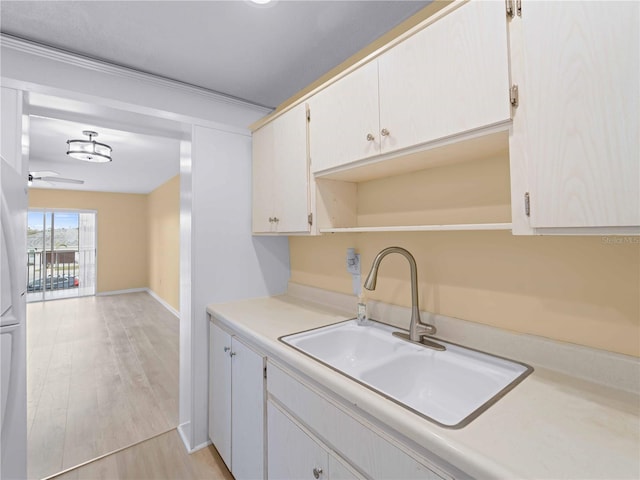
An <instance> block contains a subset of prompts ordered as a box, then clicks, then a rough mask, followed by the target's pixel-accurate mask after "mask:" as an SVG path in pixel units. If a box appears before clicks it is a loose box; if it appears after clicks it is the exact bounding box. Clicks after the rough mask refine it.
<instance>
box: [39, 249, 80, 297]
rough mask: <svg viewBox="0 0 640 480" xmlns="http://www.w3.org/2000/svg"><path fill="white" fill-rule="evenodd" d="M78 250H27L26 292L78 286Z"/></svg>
mask: <svg viewBox="0 0 640 480" xmlns="http://www.w3.org/2000/svg"><path fill="white" fill-rule="evenodd" d="M78 254H79V252H78V250H54V251H46V252H42V251H40V252H38V251H29V252H27V292H40V291H43V290H62V289H69V288H78V286H79V284H80V282H79V279H78V272H79V264H78Z"/></svg>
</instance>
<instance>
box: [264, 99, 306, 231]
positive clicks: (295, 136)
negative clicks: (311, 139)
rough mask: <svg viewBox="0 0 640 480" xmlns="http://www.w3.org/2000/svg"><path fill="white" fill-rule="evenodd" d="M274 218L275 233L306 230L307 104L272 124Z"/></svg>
mask: <svg viewBox="0 0 640 480" xmlns="http://www.w3.org/2000/svg"><path fill="white" fill-rule="evenodd" d="M272 123H273V126H272V128H273V137H274V149H275V155H274V168H273V187H272V188H273V196H274V216H275V217H276V218H277V221H276V222H275V224H276V228H277V231H278V232H285V233H304V232H308V231H309V221H308V215H309V213H310V212H311V210H310V208H309V162H308V157H309V155H308V151H307V112H306V105H305V104H300V105H297V106H296V107H294V108H293V109H291V110H289V111H288V112H286V113H284V114H283V115H282V116H280V117H278V118H276V119H275V120H274V121H273V122H272Z"/></svg>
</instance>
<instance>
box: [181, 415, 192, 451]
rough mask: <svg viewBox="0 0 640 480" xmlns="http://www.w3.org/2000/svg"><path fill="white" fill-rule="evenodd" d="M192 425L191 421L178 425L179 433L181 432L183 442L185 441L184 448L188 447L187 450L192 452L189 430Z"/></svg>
mask: <svg viewBox="0 0 640 480" xmlns="http://www.w3.org/2000/svg"><path fill="white" fill-rule="evenodd" d="M189 427H190V422H186V423H181V424H180V425H178V434H180V438H181V439H182V443H184V448H186V449H187V452H189V453H191V445H190V442H189V434H188V433H187V430H188V429H189Z"/></svg>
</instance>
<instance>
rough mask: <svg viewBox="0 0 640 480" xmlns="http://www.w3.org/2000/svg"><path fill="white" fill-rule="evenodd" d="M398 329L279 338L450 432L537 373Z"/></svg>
mask: <svg viewBox="0 0 640 480" xmlns="http://www.w3.org/2000/svg"><path fill="white" fill-rule="evenodd" d="M396 331H400V330H399V329H397V328H394V327H391V326H389V325H385V324H382V323H378V322H373V321H369V324H368V325H366V326H360V325H358V324H357V321H356V320H347V321H345V322H341V323H337V324H334V325H329V326H326V327H322V328H318V329H314V330H309V331H305V332H300V333H296V334H292V335H286V336H284V337H281V338H280V340H281V341H282V342H284V343H285V344H287V345H289V346H291V347H293V348H295V349H296V350H299V351H300V352H302V353H304V354H306V355H308V356H310V357H312V358H314V359H315V360H317V361H319V362H321V363H323V364H325V365H327V366H329V367H330V368H332V369H334V370H336V371H338V372H340V373H342V374H343V375H346V376H347V377H349V378H351V379H352V380H355V381H356V382H358V383H360V384H361V385H364V386H365V387H368V388H370V389H372V390H374V391H375V392H377V393H379V394H380V395H382V396H384V397H386V398H388V399H389V400H391V401H393V402H396V403H398V404H400V405H401V406H403V407H405V408H407V409H409V410H411V411H413V412H414V413H416V414H418V415H420V416H422V417H424V418H426V419H427V420H430V421H432V422H434V423H436V424H438V425H440V426H443V427H446V428H461V427H464V426H465V425H467V424H468V423H469V422H471V421H472V420H473V419H474V418H476V417H477V416H478V415H479V414H480V413H482V412H483V411H485V410H486V409H487V408H489V407H490V406H491V405H492V404H493V403H495V402H496V401H497V400H499V399H500V398H501V397H502V396H503V395H504V394H506V393H507V392H508V391H509V390H511V389H512V388H513V387H515V386H516V385H517V384H518V383H519V382H521V381H522V380H523V379H524V378H525V377H526V376H527V375H529V374H530V373H531V372H532V371H533V369H532V368H531V367H530V366H528V365H525V364H523V363H519V362H515V361H512V360H508V359H505V358H501V357H496V356H494V355H490V354H488V353H483V352H480V351H477V350H472V349H469V348H465V347H462V346H459V345H456V344H452V343H449V342H444V341H441V340H437V342H438V343H440V344H441V345H443V346H445V347H446V350H444V351H437V350H433V349H430V348H426V347H424V346H422V345H417V344H414V343H410V342H407V341H405V340H402V339H401V338H397V337H396V336H393V335H392V333H393V332H396Z"/></svg>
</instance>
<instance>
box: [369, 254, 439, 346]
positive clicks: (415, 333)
mask: <svg viewBox="0 0 640 480" xmlns="http://www.w3.org/2000/svg"><path fill="white" fill-rule="evenodd" d="M390 253H399V254H400V255H402V256H404V257H405V258H406V259H407V260H408V261H409V267H410V269H411V324H410V326H409V338H410V339H411V341H414V342H419V341H420V339H421V338H422V337H423V336H424V335H427V334H430V335H433V334H434V333H436V327H434V326H433V325H429V324H426V323H422V322H421V321H420V310H419V308H418V268H417V266H416V259H415V258H413V255H411V253H410V252H409V251H408V250H406V249H404V248H402V247H387V248H385V249H384V250H381V251H380V253H378V255H376V258H375V259H374V260H373V264H372V265H371V271H370V272H369V275H367V279H366V280H365V281H364V288H366V289H367V290H375V288H376V281H377V278H378V268H379V266H380V262H382V259H383V258H384V257H386V256H387V255H389V254H390Z"/></svg>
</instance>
